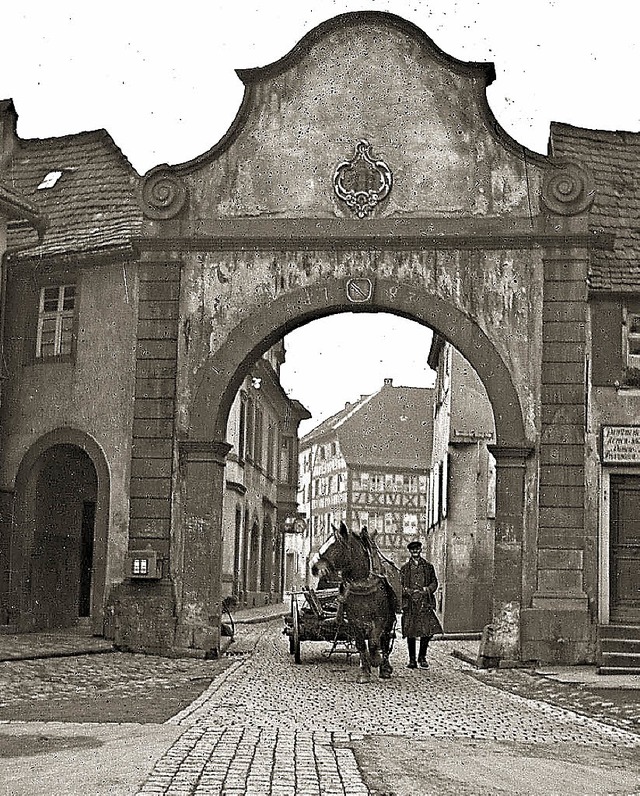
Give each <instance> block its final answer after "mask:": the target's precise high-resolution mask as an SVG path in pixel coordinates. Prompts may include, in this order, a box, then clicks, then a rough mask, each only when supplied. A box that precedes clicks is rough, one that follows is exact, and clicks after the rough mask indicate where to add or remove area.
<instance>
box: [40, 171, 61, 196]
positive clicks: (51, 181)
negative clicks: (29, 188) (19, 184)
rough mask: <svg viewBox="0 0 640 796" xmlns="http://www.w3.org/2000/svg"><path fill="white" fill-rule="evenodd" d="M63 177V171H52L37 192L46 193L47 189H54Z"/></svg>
mask: <svg viewBox="0 0 640 796" xmlns="http://www.w3.org/2000/svg"><path fill="white" fill-rule="evenodd" d="M60 177H62V172H61V171H50V172H49V173H48V174H47V175H46V176H45V177H44V179H43V180H42V182H41V183H40V185H38V187H37V188H36V190H37V191H44V190H46V189H47V188H53V186H54V185H55V184H56V183H57V182H58V180H59V179H60Z"/></svg>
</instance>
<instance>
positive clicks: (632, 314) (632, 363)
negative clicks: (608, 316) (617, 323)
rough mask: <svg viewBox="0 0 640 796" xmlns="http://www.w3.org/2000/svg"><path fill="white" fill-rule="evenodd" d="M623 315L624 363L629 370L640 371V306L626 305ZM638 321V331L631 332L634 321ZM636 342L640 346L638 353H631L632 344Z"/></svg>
mask: <svg viewBox="0 0 640 796" xmlns="http://www.w3.org/2000/svg"><path fill="white" fill-rule="evenodd" d="M623 312H624V314H623V327H622V328H623V341H622V348H623V352H624V361H625V365H626V367H627V368H630V369H631V370H633V371H640V306H638V305H637V304H633V305H625V306H624V311H623ZM634 318H635V319H637V321H636V327H637V328H638V331H633V332H632V331H631V329H632V319H634ZM632 340H633V341H635V342H636V343H637V346H638V349H639V351H638V353H637V354H632V353H631V350H630V349H631V346H630V342H631V341H632Z"/></svg>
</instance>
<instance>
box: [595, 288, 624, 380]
mask: <svg viewBox="0 0 640 796" xmlns="http://www.w3.org/2000/svg"><path fill="white" fill-rule="evenodd" d="M591 331H592V345H591V347H592V353H591V360H592V383H593V385H594V386H613V385H614V384H615V382H616V381H617V382H620V383H622V382H623V380H624V363H623V352H622V305H621V304H620V303H619V302H618V301H611V300H605V301H594V302H592V303H591Z"/></svg>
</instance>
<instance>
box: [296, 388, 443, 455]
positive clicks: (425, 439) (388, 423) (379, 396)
mask: <svg viewBox="0 0 640 796" xmlns="http://www.w3.org/2000/svg"><path fill="white" fill-rule="evenodd" d="M433 395H434V391H433V390H432V389H427V388H422V387H393V386H392V385H385V386H384V387H383V388H382V389H381V390H378V392H375V393H373V394H372V395H368V396H362V397H361V399H360V400H359V401H356V402H355V403H353V404H350V405H349V406H347V407H345V409H343V410H341V411H340V412H338V413H337V414H335V415H333V417H330V418H329V419H327V420H325V421H324V422H323V423H321V424H320V425H319V426H317V427H316V428H315V429H314V430H313V431H311V432H310V433H309V434H307V435H306V436H305V437H304V438H303V439H302V440H301V442H300V449H301V450H302V449H304V447H305V446H307V445H309V444H310V443H311V442H313V441H314V440H315V439H317V438H319V437H320V436H324V435H325V434H326V435H331V436H333V435H334V434H335V436H337V438H338V440H339V442H340V449H341V451H342V454H343V456H344V458H345V459H346V461H347V464H349V465H350V466H359V467H379V468H383V467H397V468H399V469H402V470H426V469H428V467H429V462H430V461H431V446H432V430H431V426H432V413H433V412H432V406H433Z"/></svg>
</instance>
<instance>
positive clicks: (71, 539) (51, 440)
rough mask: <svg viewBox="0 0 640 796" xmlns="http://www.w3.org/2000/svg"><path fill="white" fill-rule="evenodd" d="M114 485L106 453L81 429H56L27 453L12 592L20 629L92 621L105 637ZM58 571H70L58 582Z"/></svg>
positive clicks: (19, 480) (19, 482) (19, 484)
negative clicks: (110, 509)
mask: <svg viewBox="0 0 640 796" xmlns="http://www.w3.org/2000/svg"><path fill="white" fill-rule="evenodd" d="M109 482H110V479H109V468H108V465H107V462H106V458H105V456H104V453H103V451H102V450H101V448H100V447H99V445H98V444H97V443H96V442H95V440H93V439H92V438H91V437H89V436H88V435H87V434H85V433H83V432H81V431H79V430H77V429H73V428H61V429H56V430H55V431H52V432H50V433H48V434H46V435H44V436H43V437H41V438H40V439H39V440H38V441H37V442H35V443H34V444H33V445H32V446H31V448H29V450H28V451H27V453H26V454H25V455H24V457H23V459H22V462H21V463H20V467H19V469H18V473H17V475H16V491H15V494H16V504H15V506H16V510H15V518H14V522H13V524H12V534H11V536H12V540H11V570H12V572H13V573H14V578H13V582H12V588H11V592H10V599H11V605H12V611H13V613H14V616H15V621H16V624H17V626H18V627H19V628H20V629H21V630H32V629H39V628H42V627H56V626H69V625H72V624H74V623H75V622H76V621H77V620H78V619H79V618H82V617H86V618H88V619H89V621H90V623H91V628H92V629H93V631H94V632H95V633H97V634H102V632H103V619H104V603H105V597H106V595H105V580H106V563H107V562H106V559H107V530H108V527H109V498H110V485H109ZM40 504H41V505H40ZM49 504H50V505H49ZM45 523H46V526H47V528H48V530H47V528H45V527H44V524H45ZM18 529H22V530H23V531H25V530H26V531H27V533H24V532H23V533H20V534H18V533H17V530H18ZM56 540H57V544H56ZM52 545H53V547H52ZM56 566H59V567H63V569H62V570H61V573H60V575H61V577H59V578H56V577H55V572H56ZM38 567H40V569H38ZM52 578H54V580H52ZM47 584H48V585H47ZM60 590H62V591H60ZM43 601H44V603H45V605H44V606H43V605H42V603H43ZM36 603H37V604H38V605H40V606H41V609H40V610H36V609H35V607H34V606H35V605H36ZM47 604H48V606H47Z"/></svg>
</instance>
